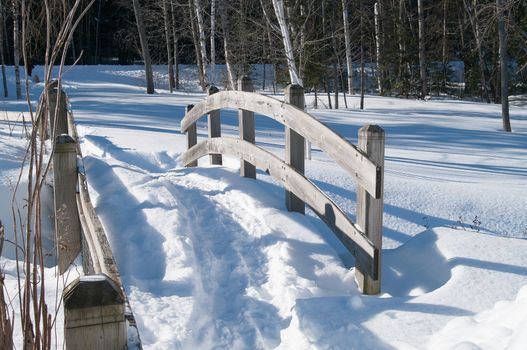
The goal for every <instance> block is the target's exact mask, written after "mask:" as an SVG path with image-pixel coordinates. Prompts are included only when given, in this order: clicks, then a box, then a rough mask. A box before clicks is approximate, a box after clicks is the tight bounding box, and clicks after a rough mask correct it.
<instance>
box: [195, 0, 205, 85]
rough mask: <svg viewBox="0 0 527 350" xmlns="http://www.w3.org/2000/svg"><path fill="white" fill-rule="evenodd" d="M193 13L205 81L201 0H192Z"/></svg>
mask: <svg viewBox="0 0 527 350" xmlns="http://www.w3.org/2000/svg"><path fill="white" fill-rule="evenodd" d="M194 11H195V12H196V22H197V24H198V28H197V29H198V36H199V48H200V53H201V62H202V64H203V75H204V77H205V81H206V80H207V69H206V67H207V62H208V61H207V43H206V40H205V23H204V22H203V6H201V0H194Z"/></svg>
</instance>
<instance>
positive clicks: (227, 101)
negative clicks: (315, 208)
mask: <svg viewBox="0 0 527 350" xmlns="http://www.w3.org/2000/svg"><path fill="white" fill-rule="evenodd" d="M221 108H238V109H243V110H248V111H252V112H255V113H258V114H261V115H265V116H268V117H270V118H272V119H274V120H276V121H278V122H279V123H281V124H283V125H285V126H287V127H289V128H291V129H293V130H295V131H296V132H297V133H299V134H300V135H302V136H303V137H305V138H306V139H307V140H308V141H310V142H311V143H312V144H314V145H316V146H318V147H319V148H320V149H321V150H323V151H324V152H325V153H326V154H328V155H329V156H330V157H331V158H332V159H333V160H335V162H337V164H339V165H340V166H341V167H343V168H344V169H345V170H346V171H348V172H349V173H350V174H351V175H352V176H353V177H354V178H355V179H356V181H357V182H358V184H359V185H360V186H362V187H363V188H364V189H366V191H368V193H369V194H370V195H371V196H372V197H374V198H380V197H381V196H382V167H381V166H378V165H377V164H375V163H374V162H372V161H371V160H370V159H369V158H368V156H367V155H366V153H364V152H363V151H361V150H359V149H358V148H357V147H355V146H354V145H352V144H351V143H349V142H348V141H347V140H346V139H344V138H343V137H342V136H340V135H339V134H337V133H336V132H335V131H333V130H331V129H330V128H328V127H327V126H326V125H324V124H323V123H321V122H320V121H318V120H317V119H315V118H314V117H313V116H311V115H310V114H308V113H306V112H304V111H303V110H301V109H299V108H297V107H295V106H292V105H290V104H288V103H285V102H283V101H279V100H277V99H275V98H272V97H269V96H265V95H259V94H256V93H253V92H244V91H221V92H218V93H215V94H213V95H210V96H208V97H207V98H206V99H205V100H204V101H202V102H200V103H198V104H196V105H194V107H193V108H192V109H191V110H190V111H188V112H187V114H186V115H185V117H184V118H183V120H182V121H181V132H186V131H187V129H188V128H189V127H190V126H192V125H193V124H194V123H195V122H196V121H197V120H199V119H200V118H201V117H202V116H204V115H205V114H207V113H210V112H211V111H214V110H217V109H221Z"/></svg>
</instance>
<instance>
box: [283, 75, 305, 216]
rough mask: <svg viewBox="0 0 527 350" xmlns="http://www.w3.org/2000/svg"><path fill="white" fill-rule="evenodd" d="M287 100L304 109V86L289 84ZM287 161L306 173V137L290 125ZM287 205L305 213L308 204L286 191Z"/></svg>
mask: <svg viewBox="0 0 527 350" xmlns="http://www.w3.org/2000/svg"><path fill="white" fill-rule="evenodd" d="M284 95H285V96H284V97H285V102H287V103H289V104H290V105H293V106H295V107H298V108H299V109H301V110H304V104H305V101H304V88H303V87H302V86H300V85H291V84H290V85H288V86H286V88H285V89H284ZM284 132H285V162H286V163H287V164H289V165H290V166H291V167H292V168H293V169H295V170H296V171H297V172H299V173H300V174H304V173H305V163H304V162H305V160H304V154H305V143H306V141H305V139H304V137H303V136H302V135H300V134H298V133H297V132H296V131H295V130H293V129H291V128H290V127H288V126H286V127H285V130H284ZM285 206H286V208H287V210H289V211H295V212H297V213H300V214H305V212H306V206H305V205H304V202H302V200H300V198H298V197H297V196H296V195H295V194H294V193H292V192H290V191H288V190H286V191H285Z"/></svg>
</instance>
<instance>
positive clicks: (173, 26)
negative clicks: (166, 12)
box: [170, 1, 179, 90]
mask: <svg viewBox="0 0 527 350" xmlns="http://www.w3.org/2000/svg"><path fill="white" fill-rule="evenodd" d="M170 15H171V16H172V39H173V41H174V66H175V70H176V72H175V74H176V76H175V80H176V81H175V82H174V85H175V88H176V90H178V89H179V53H178V36H177V33H176V14H175V11H174V3H173V2H172V1H170Z"/></svg>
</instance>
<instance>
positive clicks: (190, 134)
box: [185, 105, 198, 167]
mask: <svg viewBox="0 0 527 350" xmlns="http://www.w3.org/2000/svg"><path fill="white" fill-rule="evenodd" d="M193 107H194V105H188V106H187V109H186V111H185V112H186V113H188V112H190V111H191V110H192V108H193ZM196 143H198V130H197V127H196V123H194V124H192V125H191V126H189V128H188V130H187V149H189V148H190V147H192V146H194V145H195V144H196ZM195 166H198V161H197V160H196V161H193V162H191V163H189V164H187V167H195Z"/></svg>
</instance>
